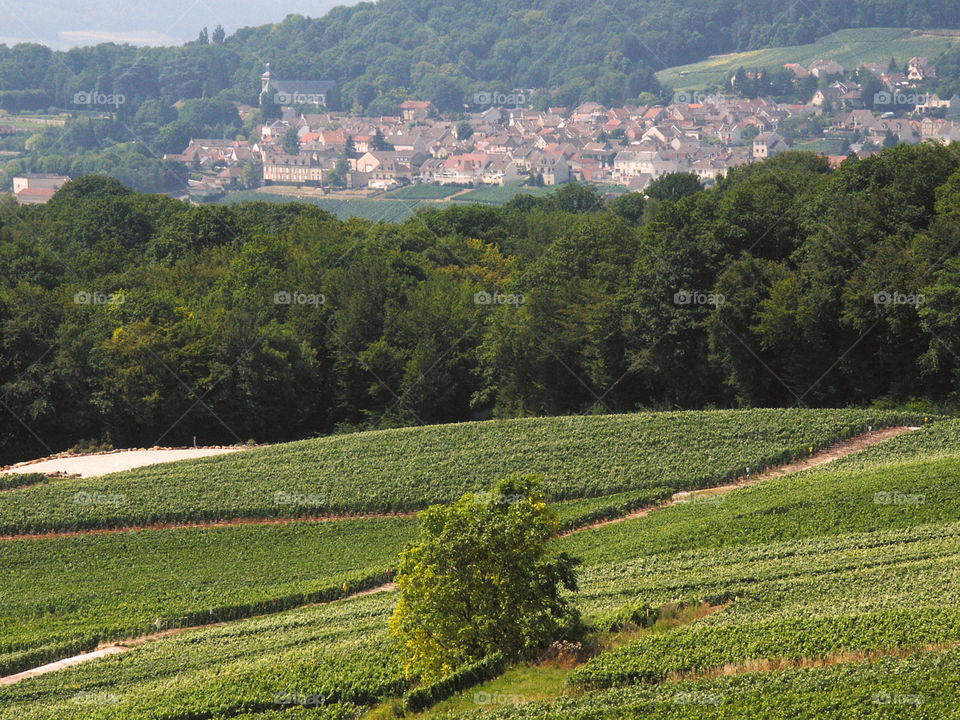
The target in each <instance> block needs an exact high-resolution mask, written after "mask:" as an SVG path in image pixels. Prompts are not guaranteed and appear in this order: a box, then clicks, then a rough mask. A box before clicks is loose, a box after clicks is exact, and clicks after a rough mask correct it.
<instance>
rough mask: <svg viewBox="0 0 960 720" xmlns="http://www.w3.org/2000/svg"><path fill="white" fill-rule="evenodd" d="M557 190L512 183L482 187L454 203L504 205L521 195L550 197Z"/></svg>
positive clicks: (458, 198)
mask: <svg viewBox="0 0 960 720" xmlns="http://www.w3.org/2000/svg"><path fill="white" fill-rule="evenodd" d="M556 189H557V188H555V187H532V186H528V185H524V184H523V183H511V184H509V185H504V186H503V187H498V186H495V185H491V186H490V187H480V188H477V189H476V190H471V191H470V192H468V193H464V194H463V195H460V196H458V197H457V198H456V200H454V201H453V202H458V203H460V202H463V203H485V204H487V205H503V204H504V203H506V202H509V201H510V200H512V199H513V198H515V197H516V196H517V195H520V194H521V193H526V194H528V195H538V196H539V195H549V194H550V193H552V192H553V191H554V190H556Z"/></svg>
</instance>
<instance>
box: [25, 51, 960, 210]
mask: <svg viewBox="0 0 960 720" xmlns="http://www.w3.org/2000/svg"><path fill="white" fill-rule="evenodd" d="M784 67H785V68H786V69H787V70H789V71H790V72H792V73H793V74H794V76H795V77H796V78H797V79H798V80H801V79H804V78H810V77H813V78H816V80H817V89H816V90H815V92H813V94H812V95H811V96H810V97H809V99H808V100H807V101H806V102H804V103H802V104H800V103H787V102H775V101H774V100H773V99H771V98H769V97H742V96H740V95H738V94H737V93H736V92H734V91H735V90H736V88H735V87H731V88H728V92H723V93H720V92H716V93H712V94H706V93H699V92H692V91H682V92H677V93H675V94H674V97H673V98H672V102H670V103H661V104H656V105H649V106H648V105H638V106H627V107H610V108H608V107H604V106H602V105H600V104H598V103H595V102H587V103H583V104H581V105H579V106H577V107H574V108H564V107H551V108H548V109H546V110H543V111H537V110H533V109H530V108H528V107H524V106H523V104H524V103H523V100H524V95H523V93H522V92H519V91H518V92H513V93H511V94H509V95H504V94H497V93H478V94H477V96H476V97H475V98H474V101H475V102H474V107H473V112H467V111H466V110H465V112H464V113H463V114H461V115H459V116H456V117H451V116H449V115H446V116H444V115H441V114H440V113H439V112H438V111H437V108H436V107H434V105H433V103H431V102H429V101H418V100H407V101H405V102H403V103H402V104H401V105H400V114H399V115H397V116H392V117H389V116H383V117H378V118H369V117H360V116H354V115H352V114H350V113H342V112H309V111H307V109H308V108H310V109H322V108H323V107H324V106H325V104H326V93H327V92H329V91H330V89H331V87H332V85H333V83H330V82H318V81H305V82H301V81H281V80H277V79H275V78H274V77H273V76H272V74H271V71H270V69H269V65H268V67H267V70H266V72H265V73H264V74H263V76H262V78H261V83H262V88H261V95H260V98H261V106H263V105H264V104H269V103H271V102H273V103H274V104H275V107H276V108H277V110H278V114H279V117H277V118H276V119H272V120H269V121H265V122H264V123H263V124H261V125H259V126H258V127H256V128H255V134H254V135H255V136H254V137H253V138H250V139H247V140H241V139H236V140H230V139H204V138H194V139H191V141H190V142H189V144H188V146H187V147H186V148H185V149H184V150H183V152H181V153H177V154H168V155H165V156H164V160H174V161H179V162H182V163H183V165H184V166H185V167H186V168H187V169H188V171H189V173H190V177H189V180H188V188H187V191H186V192H185V193H184V194H183V197H184V199H191V200H195V201H204V200H207V199H212V198H216V197H220V196H223V195H224V194H225V193H228V192H230V191H233V190H238V189H253V188H257V187H260V186H264V185H266V186H269V185H280V186H287V187H290V188H293V187H296V188H317V192H321V193H324V194H327V193H342V192H345V191H346V192H349V193H353V194H356V193H360V194H361V195H362V196H372V195H376V194H382V193H384V192H387V191H391V190H395V189H398V188H402V187H404V186H407V185H412V184H433V185H446V186H456V187H463V188H476V187H481V186H505V185H511V184H521V183H525V184H527V185H536V186H554V185H560V184H563V183H567V182H586V183H591V184H595V185H597V186H600V187H601V188H602V189H605V190H606V191H607V192H610V193H613V194H618V193H622V192H632V191H643V190H644V188H645V187H646V186H647V185H648V184H649V183H650V182H651V181H652V180H654V179H656V178H658V177H660V176H662V175H665V174H668V173H674V172H683V173H692V174H695V175H697V176H698V177H699V178H700V180H701V182H702V183H703V184H704V185H705V186H707V187H709V186H710V185H711V184H713V183H714V182H715V181H716V180H717V178H719V177H720V176H722V175H724V174H725V173H726V172H727V171H728V170H729V169H730V168H733V167H737V166H739V165H743V164H746V163H751V162H754V161H758V160H763V159H765V158H768V157H772V156H774V155H777V154H779V153H782V152H784V151H786V150H789V149H792V148H798V149H810V150H814V151H816V152H820V153H821V154H823V155H826V156H827V157H828V158H829V160H830V162H831V164H833V165H837V164H839V163H840V162H842V161H843V160H844V158H846V157H847V155H848V154H849V153H851V152H852V153H857V154H858V155H859V156H861V157H866V156H868V155H870V154H872V153H875V152H878V151H879V150H880V149H882V148H883V147H887V146H889V145H892V144H896V143H900V142H903V143H908V144H916V143H919V142H923V141H935V142H941V143H949V142H952V141H956V140H960V97H956V96H954V97H952V98H949V99H941V98H939V97H938V96H936V95H925V94H922V93H921V92H919V91H918V90H917V86H918V84H921V83H923V81H925V80H928V79H931V78H935V77H936V68H935V67H934V66H933V65H931V64H930V63H929V61H928V60H927V59H926V58H919V57H918V58H913V59H911V60H910V62H909V63H908V64H907V65H906V66H905V67H904V69H903V72H893V71H890V70H889V69H888V68H887V66H884V65H881V64H864V65H861V66H860V67H859V68H857V69H856V72H851V71H850V70H849V69H847V68H844V67H842V66H841V65H839V64H838V63H836V62H834V61H832V60H818V61H816V62H814V63H812V64H811V65H810V66H809V67H803V66H801V65H798V64H795V63H791V64H787V65H785V66H784ZM747 75H748V76H750V77H756V74H753V73H747ZM856 77H859V78H863V77H868V78H870V77H872V78H873V82H870V83H868V82H857V81H856V80H855V79H851V78H856ZM868 85H869V87H870V88H872V89H873V95H872V98H871V97H869V92H868V90H867V86H868ZM864 92H868V97H864ZM237 107H238V112H239V114H240V117H241V119H243V120H246V119H247V117H248V116H249V114H250V113H251V112H254V111H255V110H259V109H255V108H254V107H252V106H250V105H242V104H238V105H237ZM871 107H872V108H873V109H870V108H871ZM824 139H826V140H827V142H826V143H824V142H823V140H824ZM65 181H66V178H63V179H62V180H60V184H62V182H65ZM57 184H58V183H57V180H56V179H55V178H50V177H42V178H41V177H37V178H35V179H34V181H33V182H31V179H30V178H21V179H20V183H19V185H18V188H17V189H18V190H25V191H26V192H23V193H22V196H21V195H20V194H18V198H19V200H20V201H21V202H44V201H45V200H46V199H47V198H48V197H49V196H50V195H52V192H53V191H54V189H55V187H56V186H57ZM15 192H16V191H15Z"/></svg>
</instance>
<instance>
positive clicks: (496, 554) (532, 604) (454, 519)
mask: <svg viewBox="0 0 960 720" xmlns="http://www.w3.org/2000/svg"><path fill="white" fill-rule="evenodd" d="M537 488H538V478H537V477H536V476H533V475H528V476H524V477H519V476H513V477H511V478H508V479H506V480H504V481H502V482H500V483H499V484H498V485H497V487H496V489H495V490H494V491H493V492H491V493H482V494H467V495H464V496H463V497H462V498H460V500H459V501H457V502H456V503H454V504H452V505H434V506H432V507H430V508H429V509H427V510H425V511H424V512H422V513H421V514H420V519H421V537H420V539H419V541H418V542H417V543H415V544H412V545H410V546H408V547H407V548H406V549H405V550H404V552H403V553H402V554H401V558H400V565H399V567H398V570H397V586H398V588H399V591H400V600H399V602H398V603H397V607H396V610H395V611H394V613H393V617H392V618H391V620H390V627H391V630H392V631H393V633H394V635H395V637H396V638H397V640H398V642H399V647H400V653H401V656H402V657H403V660H404V663H405V667H406V671H407V674H408V676H410V677H417V676H419V677H421V678H422V679H423V680H425V681H428V682H429V681H433V680H436V679H438V678H440V677H443V676H444V675H447V674H449V673H450V672H452V671H454V670H456V669H457V668H459V667H461V666H463V665H466V664H468V663H472V662H476V661H478V660H482V659H483V658H484V657H487V656H489V655H491V654H493V653H496V652H499V653H502V654H503V656H504V657H505V658H507V659H520V658H524V657H530V656H532V655H533V654H534V653H535V652H536V651H537V649H538V648H541V647H543V646H545V645H546V644H548V643H549V642H550V641H552V640H555V639H557V638H558V637H560V636H561V635H562V634H563V633H564V631H565V630H566V629H568V628H570V627H572V626H573V625H574V624H575V623H576V621H577V616H576V613H575V611H574V610H572V609H571V608H570V607H569V605H568V603H567V601H566V598H565V597H564V596H563V589H564V588H566V589H567V590H576V588H577V582H576V576H575V573H574V567H575V565H576V563H577V560H575V559H574V558H571V557H570V556H569V555H567V554H566V553H558V552H555V551H554V550H553V549H552V548H551V547H550V544H549V543H550V540H551V538H553V537H554V536H555V535H556V533H557V530H558V521H557V518H556V516H555V515H554V514H553V513H552V512H551V511H550V510H548V509H547V506H546V503H545V502H544V501H543V497H542V495H541V494H540V492H539V490H538V489H537Z"/></svg>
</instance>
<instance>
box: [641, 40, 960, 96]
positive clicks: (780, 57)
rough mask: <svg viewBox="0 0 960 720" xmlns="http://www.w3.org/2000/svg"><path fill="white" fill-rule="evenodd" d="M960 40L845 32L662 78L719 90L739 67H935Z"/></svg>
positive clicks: (668, 72) (731, 56) (704, 63)
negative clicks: (926, 62)
mask: <svg viewBox="0 0 960 720" xmlns="http://www.w3.org/2000/svg"><path fill="white" fill-rule="evenodd" d="M958 41H960V30H952V31H951V30H938V31H936V32H930V33H925V32H923V31H922V30H908V29H897V28H860V29H851V30H840V31H838V32H835V33H831V34H830V35H827V36H825V37H822V38H819V39H818V40H817V41H816V42H814V43H810V44H807V45H792V46H788V47H778V48H766V49H758V50H750V51H747V52H737V53H727V54H725V55H714V56H713V57H710V58H707V59H706V60H701V61H700V62H696V63H691V64H689V65H680V66H677V67H672V68H668V69H665V70H660V71H658V72H657V80H659V81H660V83H661V84H663V85H666V86H669V87H672V88H674V89H692V90H700V89H703V88H709V87H715V86H720V85H722V84H723V83H724V81H725V80H726V78H727V77H728V76H729V75H730V74H732V73H734V72H736V71H737V70H738V69H739V68H741V67H742V68H746V69H748V70H760V69H767V70H773V69H776V68H782V67H783V66H784V65H785V64H786V63H799V64H801V65H803V66H804V67H806V66H808V65H810V63H812V62H813V61H815V60H836V61H837V62H838V63H840V64H841V65H843V66H844V67H846V68H854V67H856V66H857V65H859V64H860V63H865V62H874V63H884V64H886V63H889V62H890V59H891V58H893V59H894V60H895V61H896V62H897V65H898V66H899V67H904V66H905V64H906V63H907V62H908V61H909V60H910V59H911V58H913V57H917V56H920V57H927V58H930V60H931V61H932V62H934V63H936V60H937V58H939V57H940V56H941V55H943V54H944V53H945V52H946V51H947V50H949V49H952V48H955V47H956V46H957V43H958Z"/></svg>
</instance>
